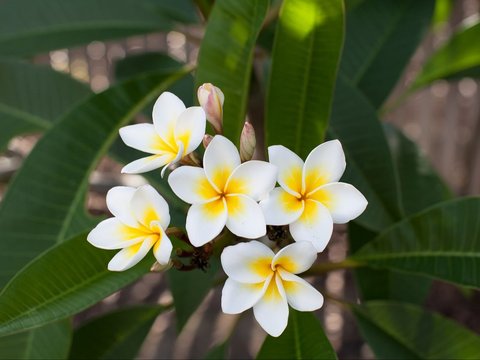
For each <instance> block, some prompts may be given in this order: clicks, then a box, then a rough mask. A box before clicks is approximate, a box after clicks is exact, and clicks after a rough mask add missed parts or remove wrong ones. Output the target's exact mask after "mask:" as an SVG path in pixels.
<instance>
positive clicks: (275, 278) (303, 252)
mask: <svg viewBox="0 0 480 360" xmlns="http://www.w3.org/2000/svg"><path fill="white" fill-rule="evenodd" d="M316 258H317V251H316V250H315V248H314V247H313V245H312V244H311V243H310V242H307V241H300V242H296V243H293V244H291V245H288V246H286V247H284V248H283V249H282V250H280V251H279V252H278V253H277V254H274V253H273V251H272V250H271V249H270V248H269V247H268V246H266V245H264V244H262V243H261V242H259V241H250V242H248V243H239V244H237V245H233V246H228V247H226V248H225V249H224V250H223V252H222V255H221V262H222V267H223V270H224V271H225V273H226V274H227V275H228V279H227V281H226V282H225V285H224V287H223V290H222V310H223V312H224V313H227V314H239V313H241V312H243V311H245V310H248V309H250V308H251V307H253V314H254V315H255V319H256V320H257V321H258V323H259V324H260V326H261V327H262V328H263V329H264V330H265V331H266V332H267V333H269V334H270V335H271V336H279V335H280V334H281V333H282V332H283V331H284V330H285V328H286V327H287V322H288V312H289V309H288V305H290V306H291V307H292V308H294V309H296V310H299V311H313V310H317V309H319V308H320V307H322V305H323V296H322V294H320V293H319V292H318V291H317V290H316V289H314V288H313V287H312V286H311V285H310V284H309V283H308V282H306V281H305V280H303V279H302V278H301V277H298V276H297V275H295V274H299V273H302V272H304V271H306V270H308V269H309V268H310V266H312V264H313V263H314V261H315V259H316Z"/></svg>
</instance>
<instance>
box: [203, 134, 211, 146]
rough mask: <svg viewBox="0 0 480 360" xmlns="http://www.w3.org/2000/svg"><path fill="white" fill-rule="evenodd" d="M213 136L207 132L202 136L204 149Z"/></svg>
mask: <svg viewBox="0 0 480 360" xmlns="http://www.w3.org/2000/svg"><path fill="white" fill-rule="evenodd" d="M212 139H213V136H212V135H209V134H205V135H204V136H203V147H204V148H205V149H206V148H207V146H208V144H210V141H212Z"/></svg>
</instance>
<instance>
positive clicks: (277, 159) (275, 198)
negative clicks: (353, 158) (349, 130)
mask: <svg viewBox="0 0 480 360" xmlns="http://www.w3.org/2000/svg"><path fill="white" fill-rule="evenodd" d="M268 156H269V160H270V162H271V163H272V164H274V165H276V166H277V168H278V183H279V184H280V187H277V188H275V189H274V190H273V191H272V192H271V193H270V194H269V196H268V198H266V199H264V200H263V201H261V203H260V205H261V207H262V209H263V211H264V214H265V219H266V221H267V224H269V225H287V224H289V225H290V226H289V228H290V233H291V235H292V237H293V238H294V239H295V241H301V240H306V241H310V242H312V243H313V245H314V246H315V248H316V249H317V251H319V252H320V251H323V250H324V249H325V247H326V246H327V244H328V241H329V240H330V237H331V236H332V231H333V223H335V224H345V223H347V222H348V221H350V220H352V219H355V218H356V217H357V216H359V215H360V214H361V213H362V212H363V211H364V210H365V208H366V206H367V204H368V202H367V200H366V199H365V197H364V196H363V195H362V193H361V192H360V191H358V190H357V189H356V188H355V187H353V186H352V185H350V184H346V183H342V182H338V180H340V178H341V177H342V175H343V172H344V171H345V165H346V164H345V155H344V153H343V149H342V145H341V144H340V142H339V141H338V140H332V141H327V142H325V143H323V144H321V145H319V146H317V147H316V148H315V149H313V150H312V152H311V153H310V154H309V155H308V157H307V160H306V161H305V163H303V161H302V159H300V157H298V155H297V154H295V153H294V152H292V151H291V150H289V149H287V148H286V147H284V146H281V145H275V146H270V147H269V148H268Z"/></svg>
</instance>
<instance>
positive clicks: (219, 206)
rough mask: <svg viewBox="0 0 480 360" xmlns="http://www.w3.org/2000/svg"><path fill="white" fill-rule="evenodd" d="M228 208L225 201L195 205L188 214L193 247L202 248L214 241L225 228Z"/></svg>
mask: <svg viewBox="0 0 480 360" xmlns="http://www.w3.org/2000/svg"><path fill="white" fill-rule="evenodd" d="M227 216H228V212H227V206H226V204H225V200H224V199H217V200H213V201H210V202H208V203H205V204H195V205H192V206H191V207H190V209H189V210H188V214H187V224H186V228H187V234H188V238H189V239H190V242H191V243H192V245H193V246H196V247H198V246H202V245H204V244H206V243H208V242H209V241H211V240H213V239H214V238H215V237H216V236H217V235H218V234H220V232H221V231H222V230H223V228H224V227H225V224H226V222H227Z"/></svg>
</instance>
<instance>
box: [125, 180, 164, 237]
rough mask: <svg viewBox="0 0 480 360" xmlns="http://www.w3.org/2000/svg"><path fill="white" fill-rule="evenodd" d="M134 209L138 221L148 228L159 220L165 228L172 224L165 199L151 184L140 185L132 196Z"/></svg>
mask: <svg viewBox="0 0 480 360" xmlns="http://www.w3.org/2000/svg"><path fill="white" fill-rule="evenodd" d="M131 204H132V211H133V213H134V214H135V217H136V218H137V220H138V222H139V223H141V224H142V225H143V226H145V227H146V228H148V229H151V230H157V228H156V227H155V228H152V226H154V225H153V224H152V223H155V222H159V223H160V226H161V227H162V228H163V229H166V228H167V227H168V225H169V224H170V212H169V209H168V204H167V202H166V201H165V199H164V198H163V197H162V196H161V195H160V194H159V193H158V192H157V191H156V190H155V189H154V188H153V187H152V186H150V185H143V186H141V187H139V188H138V189H137V190H136V191H135V193H134V194H133V197H132V202H131Z"/></svg>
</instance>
